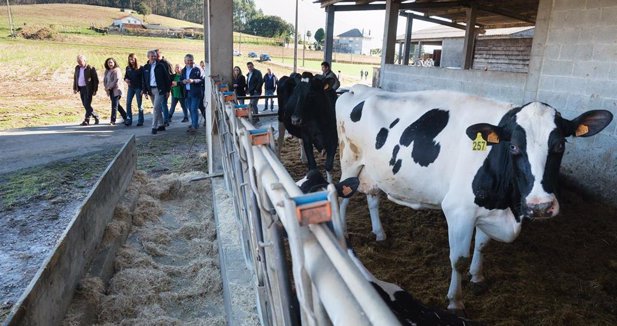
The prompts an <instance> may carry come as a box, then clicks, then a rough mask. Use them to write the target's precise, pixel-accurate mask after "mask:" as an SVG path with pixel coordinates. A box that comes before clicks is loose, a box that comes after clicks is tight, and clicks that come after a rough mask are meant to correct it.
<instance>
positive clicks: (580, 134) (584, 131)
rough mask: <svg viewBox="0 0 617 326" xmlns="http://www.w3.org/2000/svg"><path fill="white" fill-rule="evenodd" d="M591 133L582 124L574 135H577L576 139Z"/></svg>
mask: <svg viewBox="0 0 617 326" xmlns="http://www.w3.org/2000/svg"><path fill="white" fill-rule="evenodd" d="M588 132H589V127H587V126H586V125H584V124H580V125H578V128H576V132H575V133H574V135H576V137H579V136H582V135H585V134H587V133H588Z"/></svg>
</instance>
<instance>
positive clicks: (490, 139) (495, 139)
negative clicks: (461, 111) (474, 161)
mask: <svg viewBox="0 0 617 326" xmlns="http://www.w3.org/2000/svg"><path fill="white" fill-rule="evenodd" d="M465 133H466V134H467V137H469V138H470V139H471V140H476V137H478V133H479V134H481V135H482V139H484V140H485V141H486V142H487V144H488V145H495V144H499V142H500V141H509V140H510V138H509V137H508V136H507V135H506V133H505V132H504V131H503V128H501V127H497V126H493V125H492V124H488V123H478V124H475V125H472V126H469V127H468V128H467V130H466V131H465Z"/></svg>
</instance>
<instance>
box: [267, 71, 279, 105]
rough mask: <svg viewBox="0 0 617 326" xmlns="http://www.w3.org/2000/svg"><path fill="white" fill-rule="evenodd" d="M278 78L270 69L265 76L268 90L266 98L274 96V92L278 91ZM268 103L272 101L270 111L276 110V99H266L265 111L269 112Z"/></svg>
mask: <svg viewBox="0 0 617 326" xmlns="http://www.w3.org/2000/svg"><path fill="white" fill-rule="evenodd" d="M277 81H278V80H277V79H276V76H275V75H274V74H273V73H272V71H271V70H270V68H268V72H266V74H265V75H264V87H265V89H266V96H272V95H274V91H276V83H277ZM268 101H270V111H273V110H274V98H266V106H265V107H264V111H268Z"/></svg>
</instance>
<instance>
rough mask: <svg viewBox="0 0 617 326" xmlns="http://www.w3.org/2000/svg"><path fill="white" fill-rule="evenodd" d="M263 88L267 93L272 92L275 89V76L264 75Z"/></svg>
mask: <svg viewBox="0 0 617 326" xmlns="http://www.w3.org/2000/svg"><path fill="white" fill-rule="evenodd" d="M264 87H265V88H266V90H267V91H274V90H275V89H276V76H275V75H274V74H266V75H265V76H264Z"/></svg>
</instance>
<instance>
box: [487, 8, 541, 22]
mask: <svg viewBox="0 0 617 326" xmlns="http://www.w3.org/2000/svg"><path fill="white" fill-rule="evenodd" d="M477 9H478V10H481V11H485V12H490V13H493V14H497V15H500V16H504V17H508V18H512V19H516V20H520V21H524V22H527V23H531V24H534V25H535V24H536V21H535V20H534V19H533V18H531V17H529V16H523V15H519V14H517V13H513V12H511V11H508V10H503V9H499V8H495V7H489V6H484V5H478V6H477Z"/></svg>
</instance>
